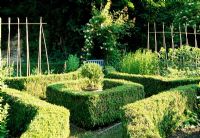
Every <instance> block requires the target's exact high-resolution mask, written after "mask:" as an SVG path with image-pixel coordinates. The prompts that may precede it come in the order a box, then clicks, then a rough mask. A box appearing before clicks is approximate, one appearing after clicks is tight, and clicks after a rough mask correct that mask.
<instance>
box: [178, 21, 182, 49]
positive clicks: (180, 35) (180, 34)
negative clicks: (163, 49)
mask: <svg viewBox="0 0 200 138" xmlns="http://www.w3.org/2000/svg"><path fill="white" fill-rule="evenodd" d="M179 37H180V47H182V46H183V41H182V33H181V26H180V24H179Z"/></svg>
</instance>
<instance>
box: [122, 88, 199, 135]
mask: <svg viewBox="0 0 200 138" xmlns="http://www.w3.org/2000/svg"><path fill="white" fill-rule="evenodd" d="M199 88H200V87H199V86H197V85H186V86H182V87H178V88H175V89H171V90H169V91H166V92H163V93H160V94H158V95H155V96H152V97H149V98H147V99H144V100H140V101H137V102H135V103H131V104H128V105H126V106H124V107H123V110H124V117H123V121H122V122H123V129H124V137H130V138H143V137H149V138H151V137H152V138H160V137H167V136H168V135H169V134H170V133H171V132H172V131H173V130H175V129H176V128H177V127H178V126H179V125H180V124H181V123H182V122H183V121H184V111H186V110H193V108H194V107H195V106H196V96H197V92H198V91H200V89H199Z"/></svg>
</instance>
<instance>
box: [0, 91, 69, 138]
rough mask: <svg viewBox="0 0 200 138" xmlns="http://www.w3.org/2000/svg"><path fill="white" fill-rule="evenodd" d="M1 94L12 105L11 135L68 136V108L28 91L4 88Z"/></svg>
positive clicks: (46, 137) (48, 137) (9, 120)
mask: <svg viewBox="0 0 200 138" xmlns="http://www.w3.org/2000/svg"><path fill="white" fill-rule="evenodd" d="M0 96H2V97H3V99H4V100H5V101H6V102H7V103H8V104H9V105H10V109H9V116H8V121H7V125H8V129H9V135H10V137H21V138H67V137H68V136H69V133H70V130H69V116H70V113H69V111H68V110H67V109H65V108H63V107H59V106H55V105H51V104H49V103H47V102H45V101H42V100H39V99H37V98H35V97H33V96H31V95H29V94H27V93H23V92H19V91H17V90H14V89H5V88H4V89H2V90H1V91H0Z"/></svg>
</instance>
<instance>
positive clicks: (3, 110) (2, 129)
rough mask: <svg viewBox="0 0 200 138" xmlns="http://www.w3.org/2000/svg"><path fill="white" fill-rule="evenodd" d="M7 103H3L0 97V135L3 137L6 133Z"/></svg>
mask: <svg viewBox="0 0 200 138" xmlns="http://www.w3.org/2000/svg"><path fill="white" fill-rule="evenodd" d="M8 108H9V105H8V104H7V103H6V104H5V103H3V98H2V97H0V137H1V138H4V137H7V135H8V130H7V116H8Z"/></svg>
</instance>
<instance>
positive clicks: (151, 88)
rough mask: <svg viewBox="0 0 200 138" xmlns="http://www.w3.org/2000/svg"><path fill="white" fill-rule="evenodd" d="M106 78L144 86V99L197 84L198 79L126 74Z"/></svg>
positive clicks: (112, 74) (109, 75)
mask: <svg viewBox="0 0 200 138" xmlns="http://www.w3.org/2000/svg"><path fill="white" fill-rule="evenodd" d="M107 77H108V78H112V79H124V80H127V81H132V82H136V83H140V84H142V85H143V86H144V91H145V95H146V97H149V96H152V95H154V94H158V93H159V92H161V91H164V90H168V89H171V88H175V87H177V86H181V85H187V84H198V82H199V81H200V77H196V78H176V79H170V78H164V77H161V76H150V75H136V74H128V73H119V72H111V73H110V74H108V75H107Z"/></svg>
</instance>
